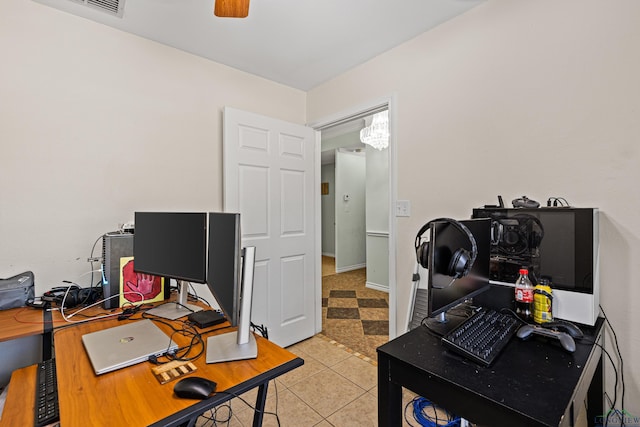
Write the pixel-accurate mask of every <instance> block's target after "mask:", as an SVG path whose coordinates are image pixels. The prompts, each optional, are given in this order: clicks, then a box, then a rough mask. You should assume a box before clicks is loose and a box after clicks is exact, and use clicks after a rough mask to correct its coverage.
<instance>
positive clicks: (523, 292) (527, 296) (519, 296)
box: [516, 288, 533, 302]
mask: <svg viewBox="0 0 640 427" xmlns="http://www.w3.org/2000/svg"><path fill="white" fill-rule="evenodd" d="M516 301H518V302H533V289H529V288H517V289H516Z"/></svg>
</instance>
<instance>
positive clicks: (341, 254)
mask: <svg viewBox="0 0 640 427" xmlns="http://www.w3.org/2000/svg"><path fill="white" fill-rule="evenodd" d="M365 167H366V158H365V156H364V153H354V152H349V151H346V150H345V151H342V150H338V151H337V152H336V175H335V180H336V195H335V205H336V273H341V272H344V271H349V270H355V269H358V268H363V267H365V265H366V260H367V258H366V255H367V254H366V235H365V218H366V211H365V196H366V195H365V182H366V173H365ZM345 197H348V200H346V199H345Z"/></svg>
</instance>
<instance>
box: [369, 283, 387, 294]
mask: <svg viewBox="0 0 640 427" xmlns="http://www.w3.org/2000/svg"><path fill="white" fill-rule="evenodd" d="M364 287H365V288H369V289H374V290H376V291H380V292H386V293H389V286H385V285H381V284H379V283H373V282H366V283H365V284H364Z"/></svg>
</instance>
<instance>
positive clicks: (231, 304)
mask: <svg viewBox="0 0 640 427" xmlns="http://www.w3.org/2000/svg"><path fill="white" fill-rule="evenodd" d="M254 259H255V248H254V247H247V248H242V247H241V233H240V214H238V213H227V212H212V213H209V266H208V278H207V285H208V286H209V290H210V291H211V293H212V294H213V296H214V297H215V298H216V301H217V302H218V304H219V305H220V308H221V309H222V311H223V312H224V314H225V315H226V317H227V320H228V321H229V322H230V323H231V325H232V326H238V329H237V331H234V332H228V333H225V334H220V335H214V336H211V337H209V338H207V355H206V361H207V363H216V362H227V361H231V360H240V359H250V358H255V357H257V355H258V349H257V344H256V341H255V337H254V336H253V334H251V333H250V328H251V302H252V301H251V300H252V294H253V292H252V291H253V270H254Z"/></svg>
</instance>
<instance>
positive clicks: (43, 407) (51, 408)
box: [34, 359, 60, 427]
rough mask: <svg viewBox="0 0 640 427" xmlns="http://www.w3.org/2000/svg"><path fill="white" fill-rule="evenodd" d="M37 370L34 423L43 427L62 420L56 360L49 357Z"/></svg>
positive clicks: (39, 364)
mask: <svg viewBox="0 0 640 427" xmlns="http://www.w3.org/2000/svg"><path fill="white" fill-rule="evenodd" d="M37 372H38V373H37V377H36V378H37V379H36V406H35V423H34V425H35V426H36V427H41V426H46V425H49V424H51V423H54V422H56V421H59V420H60V414H59V409H58V378H57V375H56V360H55V359H49V360H44V361H42V362H40V363H38V371H37Z"/></svg>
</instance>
